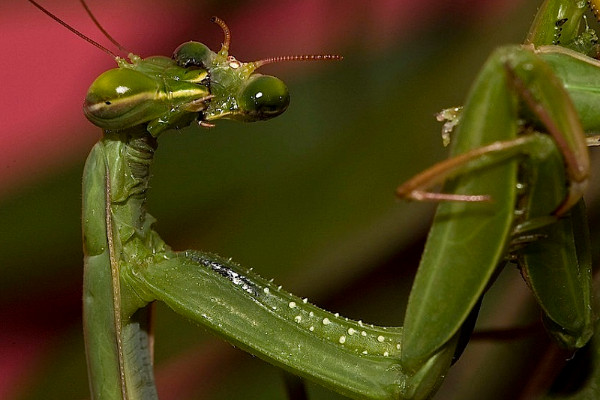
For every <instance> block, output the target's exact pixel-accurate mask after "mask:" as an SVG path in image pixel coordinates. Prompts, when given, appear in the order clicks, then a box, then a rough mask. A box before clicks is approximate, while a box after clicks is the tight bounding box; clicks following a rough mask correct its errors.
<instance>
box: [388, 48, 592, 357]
mask: <svg viewBox="0 0 600 400" xmlns="http://www.w3.org/2000/svg"><path fill="white" fill-rule="evenodd" d="M555 99H558V100H556V101H555ZM521 104H525V105H526V109H527V113H529V114H528V115H531V114H533V115H534V116H536V117H537V118H536V119H537V121H538V123H541V124H542V125H543V126H544V127H545V128H546V129H547V130H548V131H549V132H551V133H552V135H553V136H552V137H553V138H554V137H556V136H559V137H560V138H561V139H560V140H559V142H558V148H559V149H560V151H561V153H562V154H563V156H564V157H563V158H564V159H567V158H569V159H570V160H571V161H565V162H566V164H567V171H568V176H569V178H570V179H571V180H572V182H573V184H572V185H571V186H570V187H569V191H568V192H567V191H565V192H564V193H562V196H561V197H559V198H558V199H554V200H553V201H551V204H547V206H548V207H551V210H555V212H556V213H557V214H560V213H564V212H566V210H568V208H570V207H571V206H572V204H573V202H576V201H577V200H578V198H579V197H580V191H581V188H582V187H583V186H584V184H585V180H586V177H587V169H586V165H587V164H586V161H587V153H586V152H584V155H585V156H584V157H583V161H582V162H580V161H579V160H578V156H576V155H574V154H579V152H580V150H579V149H580V147H581V143H584V145H583V147H584V148H585V138H584V136H583V133H582V129H581V124H580V123H578V120H577V115H576V112H575V109H574V107H573V105H572V104H571V102H570V100H569V97H568V95H567V93H566V92H565V90H564V88H563V86H562V83H561V82H560V81H559V80H558V79H557V78H556V77H555V76H554V74H553V71H552V70H551V69H550V68H549V67H548V66H547V65H546V64H545V63H544V61H543V60H541V59H540V58H539V57H538V56H537V55H536V54H535V53H534V52H533V51H531V50H530V49H528V48H522V47H516V46H515V47H506V48H502V49H499V50H498V51H496V52H495V53H494V54H493V55H492V56H491V57H490V58H489V59H488V61H487V62H486V64H485V66H484V67H483V69H482V71H481V73H480V75H479V77H478V79H477V80H476V82H475V84H474V86H473V88H472V89H471V92H470V94H469V97H468V99H467V102H466V105H465V107H464V110H463V112H462V117H461V121H460V124H459V126H458V131H457V132H456V136H455V138H454V139H453V148H452V150H451V153H452V156H453V157H455V158H454V159H452V158H451V159H450V160H449V161H446V162H443V163H441V164H440V165H438V166H434V167H433V168H432V169H431V170H428V171H425V172H424V173H423V174H420V175H418V176H417V177H416V178H414V179H413V180H411V181H409V182H408V183H407V184H405V185H403V186H401V187H400V189H399V192H400V194H401V195H406V196H411V192H414V191H415V190H416V193H417V196H416V197H417V198H418V197H424V198H425V199H433V200H436V201H437V200H440V199H441V200H458V201H451V202H442V203H441V204H440V206H439V207H438V210H437V213H436V217H435V219H434V223H433V226H432V229H431V231H430V233H429V237H428V240H427V244H426V246H425V250H424V253H423V258H422V260H421V265H420V267H419V270H418V272H417V276H416V278H415V283H414V285H413V288H412V291H411V294H410V297H409V303H408V308H407V311H406V316H405V320H404V329H405V333H404V344H403V352H402V361H403V363H404V364H405V366H407V367H409V368H418V366H419V365H420V364H421V363H422V362H423V360H426V359H427V358H428V357H429V356H430V355H431V354H434V353H435V352H436V351H437V349H439V348H441V347H442V346H443V345H444V343H446V342H447V341H448V340H450V338H451V337H452V336H454V335H455V334H456V333H457V332H458V330H459V329H460V327H461V325H462V323H463V321H464V320H465V319H466V317H467V315H468V314H469V312H470V311H471V309H472V308H473V306H474V305H475V304H476V302H477V301H478V299H479V298H480V296H481V295H482V293H483V292H484V290H485V288H486V287H487V286H488V285H489V283H490V279H491V278H492V277H493V276H494V273H495V271H496V269H497V266H498V265H499V263H500V262H501V261H502V260H503V258H504V255H505V254H506V251H507V250H508V246H509V238H510V232H511V230H512V226H513V223H514V209H515V205H516V204H517V203H516V202H517V195H518V193H517V189H516V188H517V184H518V174H517V166H518V165H519V163H520V162H522V161H524V160H525V159H529V163H530V164H531V165H533V166H535V165H537V164H539V163H540V162H541V161H542V160H544V159H545V158H546V157H548V156H549V155H550V154H552V152H553V151H554V149H555V148H556V142H555V141H554V140H552V139H551V138H550V136H548V135H541V134H529V135H523V136H517V134H518V132H520V131H523V129H524V128H523V127H522V126H521V125H520V122H519V121H520V118H521V115H522V113H523V110H522V109H520V107H519V105H521ZM562 138H566V139H562ZM572 149H575V150H572ZM565 154H567V156H565ZM525 156H528V157H525ZM533 168H535V167H533ZM563 168H564V167H563ZM581 171H583V172H582V173H580V172H581ZM449 178H453V179H449ZM440 181H442V182H443V181H446V184H445V186H444V189H443V193H447V194H449V196H446V195H444V194H441V195H440V194H431V195H430V194H427V192H426V191H424V190H422V189H423V188H428V187H430V186H432V185H435V184H436V183H438V182H440ZM563 182H564V181H563ZM552 183H554V184H557V183H556V181H553V182H551V183H548V184H552ZM558 187H562V188H564V183H561V182H558ZM482 196H484V197H482ZM565 198H566V199H567V200H565ZM482 199H483V200H485V199H489V200H490V201H481V200H482ZM474 249H477V251H474Z"/></svg>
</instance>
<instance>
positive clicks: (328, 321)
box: [323, 318, 331, 325]
mask: <svg viewBox="0 0 600 400" xmlns="http://www.w3.org/2000/svg"><path fill="white" fill-rule="evenodd" d="M330 323H331V321H330V320H329V318H323V325H329V324H330Z"/></svg>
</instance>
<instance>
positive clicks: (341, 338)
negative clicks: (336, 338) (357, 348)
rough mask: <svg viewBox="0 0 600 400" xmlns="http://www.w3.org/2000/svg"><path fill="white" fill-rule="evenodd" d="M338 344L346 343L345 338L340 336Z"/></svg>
mask: <svg viewBox="0 0 600 400" xmlns="http://www.w3.org/2000/svg"><path fill="white" fill-rule="evenodd" d="M340 343H341V344H344V343H346V336H340Z"/></svg>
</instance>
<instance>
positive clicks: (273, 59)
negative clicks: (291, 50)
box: [254, 54, 344, 68]
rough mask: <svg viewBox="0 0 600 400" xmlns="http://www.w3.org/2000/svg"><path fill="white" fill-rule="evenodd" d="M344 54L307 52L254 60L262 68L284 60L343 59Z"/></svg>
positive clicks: (257, 66)
mask: <svg viewBox="0 0 600 400" xmlns="http://www.w3.org/2000/svg"><path fill="white" fill-rule="evenodd" d="M343 59H344V57H343V56H339V55H336V54H306V55H299V56H279V57H269V58H265V59H264V60H258V61H254V64H255V65H256V68H260V67H262V66H263V65H267V64H273V63H277V62H282V61H322V60H343Z"/></svg>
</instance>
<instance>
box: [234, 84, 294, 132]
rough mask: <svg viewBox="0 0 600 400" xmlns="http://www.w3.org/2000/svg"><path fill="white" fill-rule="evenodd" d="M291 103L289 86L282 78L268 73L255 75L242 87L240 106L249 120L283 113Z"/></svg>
mask: <svg viewBox="0 0 600 400" xmlns="http://www.w3.org/2000/svg"><path fill="white" fill-rule="evenodd" d="M289 104H290V94H289V92H288V89H287V86H285V83H283V81H281V80H280V79H277V78H275V77H274V76H268V75H258V74H257V75H253V76H251V77H250V78H249V80H248V83H247V84H246V85H245V86H244V88H243V89H242V92H241V95H240V97H239V108H240V111H241V113H242V114H244V115H245V116H246V118H247V120H248V121H259V120H265V119H269V118H273V117H276V116H278V115H279V114H281V113H283V112H284V111H285V110H286V109H287V107H288V105H289Z"/></svg>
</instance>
